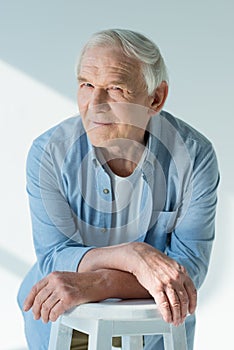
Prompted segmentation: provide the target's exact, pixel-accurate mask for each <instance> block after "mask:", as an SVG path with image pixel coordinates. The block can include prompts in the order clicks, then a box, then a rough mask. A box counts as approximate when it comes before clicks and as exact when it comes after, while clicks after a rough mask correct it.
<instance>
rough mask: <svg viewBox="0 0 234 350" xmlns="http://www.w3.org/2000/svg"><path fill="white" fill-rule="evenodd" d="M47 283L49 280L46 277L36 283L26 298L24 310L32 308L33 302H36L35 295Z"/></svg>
mask: <svg viewBox="0 0 234 350" xmlns="http://www.w3.org/2000/svg"><path fill="white" fill-rule="evenodd" d="M46 285H47V280H46V279H45V278H43V279H42V280H41V281H39V282H38V283H36V284H35V285H34V286H33V287H32V289H31V291H30V293H29V294H28V296H27V298H26V299H25V301H24V306H23V310H24V311H28V310H29V309H31V307H32V305H33V303H34V300H35V297H36V295H37V294H38V293H39V292H40V290H41V289H42V288H44V287H45V286H46Z"/></svg>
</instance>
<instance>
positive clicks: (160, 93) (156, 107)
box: [150, 81, 168, 115]
mask: <svg viewBox="0 0 234 350" xmlns="http://www.w3.org/2000/svg"><path fill="white" fill-rule="evenodd" d="M167 95H168V84H167V82H166V81H162V82H161V84H160V85H159V86H158V87H157V88H156V90H155V91H154V93H153V94H152V95H151V96H150V109H151V110H150V114H152V115H153V114H155V112H156V113H158V112H160V111H161V109H162V108H163V105H164V103H165V101H166V98H167Z"/></svg>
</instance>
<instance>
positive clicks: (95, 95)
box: [89, 88, 110, 113]
mask: <svg viewBox="0 0 234 350" xmlns="http://www.w3.org/2000/svg"><path fill="white" fill-rule="evenodd" d="M107 97H108V94H107V91H105V89H101V88H94V89H93V92H92V96H91V100H90V103H89V108H90V109H92V110H93V111H95V113H102V112H107V111H108V110H109V109H110V107H109V105H108V103H107Z"/></svg>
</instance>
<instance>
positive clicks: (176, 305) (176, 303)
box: [171, 302, 180, 309]
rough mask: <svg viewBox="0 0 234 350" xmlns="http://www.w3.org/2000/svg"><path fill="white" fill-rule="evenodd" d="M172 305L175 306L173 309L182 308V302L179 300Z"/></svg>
mask: <svg viewBox="0 0 234 350" xmlns="http://www.w3.org/2000/svg"><path fill="white" fill-rule="evenodd" d="M171 306H172V307H173V309H180V303H179V302H174V303H172V304H171Z"/></svg>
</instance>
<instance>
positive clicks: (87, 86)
mask: <svg viewBox="0 0 234 350" xmlns="http://www.w3.org/2000/svg"><path fill="white" fill-rule="evenodd" d="M80 87H85V88H93V85H92V84H91V83H81V84H80Z"/></svg>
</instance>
